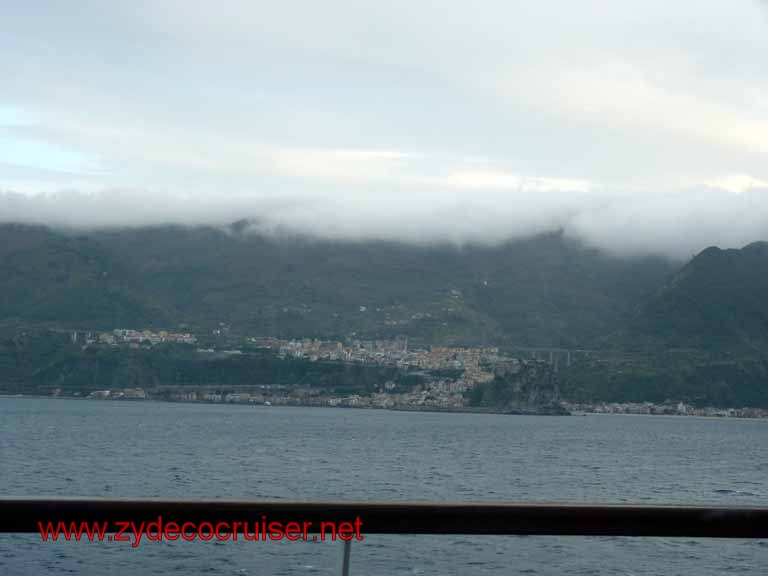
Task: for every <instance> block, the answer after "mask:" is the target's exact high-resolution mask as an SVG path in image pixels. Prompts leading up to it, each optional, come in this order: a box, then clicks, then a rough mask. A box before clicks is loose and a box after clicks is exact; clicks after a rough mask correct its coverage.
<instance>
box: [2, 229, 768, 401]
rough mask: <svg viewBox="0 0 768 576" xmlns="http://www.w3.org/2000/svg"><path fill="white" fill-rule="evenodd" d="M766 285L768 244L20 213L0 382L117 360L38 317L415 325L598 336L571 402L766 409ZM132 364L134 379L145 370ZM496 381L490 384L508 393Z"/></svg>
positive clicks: (542, 340) (506, 336)
mask: <svg viewBox="0 0 768 576" xmlns="http://www.w3.org/2000/svg"><path fill="white" fill-rule="evenodd" d="M766 294H768V243H766V242H756V243H754V244H750V245H748V246H745V247H744V248H742V249H740V250H721V249H719V248H714V247H713V248H707V249H706V250H704V251H702V252H701V253H700V254H698V255H696V256H695V257H694V258H692V259H691V260H690V261H689V262H688V263H686V264H684V265H682V264H676V263H673V262H669V261H667V260H664V259H661V258H633V259H622V258H616V257H612V256H609V255H606V254H604V253H601V252H599V251H597V250H594V249H591V248H588V247H586V246H584V245H581V244H580V243H578V242H576V241H574V240H571V239H569V238H567V237H565V236H564V235H563V234H559V233H553V234H546V235H540V236H536V237H533V238H528V239H525V240H518V241H513V242H507V243H504V244H501V245H496V246H477V245H474V246H473V245H470V246H462V247H457V246H449V245H423V246H414V245H408V244H400V243H393V242H341V241H331V240H318V239H312V238H306V237H295V236H294V237H285V236H275V235H264V234H259V233H257V232H254V231H253V226H252V223H250V222H248V221H243V222H238V223H236V224H234V225H232V226H228V227H220V228H215V227H181V226H157V227H150V228H126V229H111V230H95V231H88V232H84V231H66V230H54V229H49V228H45V227H39V226H25V225H18V224H6V225H0V380H2V379H6V380H12V381H20V379H21V376H19V375H27V376H25V378H27V379H29V378H32V379H33V380H34V379H35V378H37V379H38V380H35V381H39V382H40V383H41V384H40V385H43V384H42V383H44V382H49V380H50V379H51V378H50V377H49V376H50V374H55V375H56V378H55V379H61V378H63V377H64V376H66V374H70V375H71V376H72V377H73V378H75V377H76V378H81V375H82V374H84V373H88V374H91V373H92V375H93V378H94V379H95V380H98V378H100V377H101V376H103V375H104V374H106V373H107V372H105V371H109V370H111V369H112V368H114V369H115V370H117V368H115V366H118V365H117V364H114V362H115V359H114V358H112V357H111V356H109V357H105V358H101V359H99V360H98V362H96V361H95V360H94V359H93V358H91V357H89V356H87V355H86V356H83V355H82V354H81V353H80V352H78V350H79V347H77V346H75V347H74V348H73V350H71V351H69V352H67V351H66V350H64V348H62V347H61V346H59V345H54V343H52V341H51V339H50V337H48V336H41V335H40V334H41V332H40V329H43V332H46V331H47V330H48V329H51V328H52V329H53V333H56V334H59V335H60V336H61V337H64V338H65V339H66V335H65V334H61V333H60V332H59V331H66V330H70V329H79V330H89V329H93V330H107V329H112V328H136V329H140V328H154V329H179V328H181V329H184V330H189V331H193V332H195V333H196V334H198V335H199V336H201V338H202V339H203V340H204V339H205V338H206V335H207V337H208V338H210V337H211V333H212V331H213V330H215V329H223V330H224V331H225V332H227V333H229V334H230V335H231V336H233V337H234V338H235V339H236V338H237V337H242V336H250V335H254V336H256V335H262V336H266V335H272V336H279V337H320V338H334V339H336V338H344V337H348V336H352V335H355V336H357V337H361V338H392V337H395V336H399V335H407V336H409V338H410V339H411V342H413V343H414V344H415V345H427V344H443V345H452V344H462V345H479V344H495V345H499V346H501V347H502V348H504V347H507V348H514V347H525V346H530V347H558V348H569V349H582V350H585V349H586V350H587V351H586V352H578V353H574V355H573V359H574V361H573V362H572V363H571V365H570V366H568V367H567V368H564V367H561V370H560V373H559V376H558V377H559V382H560V390H561V391H562V394H563V397H564V398H566V399H575V400H587V401H595V400H603V401H655V402H663V401H666V400H674V401H678V400H683V401H686V402H690V403H692V404H698V405H706V404H709V405H719V406H747V405H751V406H768V298H766V296H765V295H766ZM47 333H49V334H50V331H49V330H48V332H47ZM75 349H76V350H75ZM81 356H82V357H81ZM126 361H127V360H126ZM185 361H186V360H185ZM132 362H133V364H136V362H138V361H137V360H135V359H134V361H132ZM161 362H166V363H169V362H170V361H169V360H168V359H163V358H161ZM174 362H175V361H174ZM133 364H132V365H131V367H130V370H129V368H120V370H119V371H118V372H119V374H123V373H128V372H131V370H132V371H133V372H135V373H136V374H144V373H145V372H146V367H142V366H139V367H140V368H141V370H139V369H138V368H136V366H134V365H133ZM230 364H232V365H234V364H236V363H235V362H232V363H230ZM169 365H170V364H169ZM178 365H179V366H181V365H182V364H178ZM227 365H228V366H229V364H227ZM46 366H49V367H51V368H50V369H47V368H46ZM195 366H197V365H196V364H195ZM216 366H218V365H216ZM110 367H112V368H110ZM118 367H119V366H118ZM216 369H217V370H218V368H216ZM46 370H48V371H46ZM142 370H144V372H142ZM179 370H181V369H180V368H179ZM177 371H178V370H177ZM118 372H115V373H116V374H117V373H118ZM133 372H131V373H133ZM179 373H180V372H179ZM30 374H31V375H32V376H29V375H30ZM62 374H64V376H62ZM227 374H228V375H227ZM227 374H224V373H222V378H223V377H224V376H227V377H235V376H236V374H239V372H233V373H232V374H229V373H227ZM99 375H101V376H99ZM33 377H34V378H33ZM120 377H121V378H122V377H123V376H120ZM57 381H58V380H57ZM497 385H498V386H497V388H498V387H500V388H499V390H496V388H493V389H489V390H490V391H489V392H488V393H489V394H491V396H493V394H496V396H499V394H500V393H501V392H499V391H500V390H501V391H503V390H505V388H504V386H503V383H502V384H499V383H497ZM478 401H479V402H481V403H482V399H480V400H478Z"/></svg>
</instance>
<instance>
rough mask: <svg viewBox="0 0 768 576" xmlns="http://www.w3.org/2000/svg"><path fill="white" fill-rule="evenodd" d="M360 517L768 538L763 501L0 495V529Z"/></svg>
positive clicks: (401, 523)
mask: <svg viewBox="0 0 768 576" xmlns="http://www.w3.org/2000/svg"><path fill="white" fill-rule="evenodd" d="M158 516H162V517H163V519H164V521H166V522H176V523H178V524H181V523H184V522H194V523H198V524H199V523H202V522H210V523H214V524H215V523H217V522H233V521H252V520H254V519H261V518H262V517H267V518H268V519H269V520H270V521H277V522H282V523H283V524H287V523H288V522H299V523H302V522H312V526H311V528H310V529H309V532H313V533H316V532H317V531H318V529H319V526H320V525H321V523H323V522H335V523H340V522H353V521H355V519H357V518H359V519H360V521H361V522H362V530H361V532H362V534H363V535H367V534H485V535H492V534H496V535H528V536H533V535H537V536H639V537H647V536H663V537H687V538H768V507H756V506H671V505H664V506H660V505H650V506H639V505H602V504H553V503H547V504H533V503H510V502H504V503H497V502H473V503H467V502H460V503H442V502H439V503H438V502H413V503H408V502H287V501H232V500H206V501H202V500H155V499H140V500H134V499H104V498H6V499H0V533H11V532H13V533H32V532H38V531H39V525H38V523H39V522H43V523H46V522H67V523H69V522H106V523H108V524H109V527H110V528H109V531H114V529H115V526H116V524H115V523H117V522H134V523H136V524H139V523H141V522H153V521H156V520H157V518H158Z"/></svg>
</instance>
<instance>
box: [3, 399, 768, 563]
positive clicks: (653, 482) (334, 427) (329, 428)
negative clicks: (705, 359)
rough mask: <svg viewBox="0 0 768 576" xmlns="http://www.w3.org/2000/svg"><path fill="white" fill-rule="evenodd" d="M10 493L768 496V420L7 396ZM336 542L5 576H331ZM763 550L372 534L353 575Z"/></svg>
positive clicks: (31, 559) (606, 498)
mask: <svg viewBox="0 0 768 576" xmlns="http://www.w3.org/2000/svg"><path fill="white" fill-rule="evenodd" d="M0 491H2V494H3V495H11V496H28V495H34V496H40V495H53V496H59V495H60V496H111V497H119V496H134V497H163V496H164V497H179V498H248V499H298V500H301V499H307V500H310V499H334V500H338V499H350V500H367V499H370V500H438V501H440V500H451V501H455V500H523V501H526V500H527V501H552V500H554V501H568V502H606V503H610V502H615V503H620V502H637V503H683V504H696V503H707V504H739V503H741V504H756V505H766V504H767V503H768V422H766V421H749V420H717V419H703V418H676V417H669V418H667V417H643V416H584V417H577V416H575V417H564V418H557V417H525V416H496V415H475V414H436V413H412V412H386V411H371V410H344V409H323V408H277V407H272V408H266V407H251V406H236V405H227V406H225V405H203V404H170V403H154V402H142V403H139V402H136V403H131V402H103V401H102V402H99V401H78V400H54V399H51V400H46V399H9V398H3V399H0ZM337 556H338V544H337V543H332V542H287V541H285V542H268V543H264V542H240V541H238V542H214V541H211V542H200V541H196V542H182V541H179V542H162V543H155V542H152V543H142V545H140V546H139V547H138V548H135V549H134V548H130V546H129V545H128V544H126V543H120V542H103V543H95V542H79V543H77V542H57V543H51V542H46V543H42V542H41V541H40V538H39V536H33V535H0V574H89V575H96V574H98V575H101V574H107V573H109V574H110V575H113V576H114V575H119V574H225V575H226V574H243V575H246V574H286V575H287V574H299V575H313V574H332V573H333V571H334V567H335V564H336V560H337ZM767 567H768V543H766V542H756V541H725V540H690V539H661V538H653V539H630V538H555V537H526V538H519V537H463V536H462V537H456V536H442V537H441V536H430V537H426V536H424V537H412V536H377V535H370V536H365V540H364V541H363V542H358V543H355V544H354V545H353V547H352V569H353V574H366V575H385V574H387V575H388V574H403V575H405V574H408V575H418V574H436V575H438V574H439V575H447V574H456V575H464V574H491V573H493V574H508V573H516V574H553V575H554V574H558V575H559V574H565V573H568V574H636V575H640V574H644V575H645V574H696V575H715V574H723V573H729V574H766V573H768V568H767Z"/></svg>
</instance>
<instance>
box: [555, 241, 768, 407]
mask: <svg viewBox="0 0 768 576" xmlns="http://www.w3.org/2000/svg"><path fill="white" fill-rule="evenodd" d="M766 295H768V243H767V242H755V243H753V244H749V245H748V246H745V247H744V248H742V249H740V250H721V249H719V248H715V247H711V248H707V249H706V250H703V251H702V252H701V253H699V254H697V255H696V256H695V257H694V258H693V259H691V261H690V262H688V263H687V264H686V265H685V266H683V267H682V268H680V270H678V271H677V272H676V273H674V274H673V275H672V276H671V277H670V279H669V281H668V282H665V283H664V284H663V285H662V286H661V287H660V288H659V289H658V290H657V291H656V292H655V293H654V294H653V295H652V296H651V297H650V298H649V299H648V300H647V301H646V302H645V303H644V304H642V305H641V306H640V307H639V309H638V310H637V312H636V313H635V314H634V315H633V317H632V319H631V320H630V321H629V322H628V324H627V326H626V327H625V328H624V329H623V330H621V331H619V332H618V333H615V334H612V335H610V336H609V337H607V338H606V339H605V340H604V342H603V345H604V346H603V352H602V353H601V354H598V355H593V356H592V357H590V358H584V359H582V360H581V361H580V362H578V363H577V364H576V365H574V366H573V368H572V369H571V370H570V372H569V374H568V378H567V379H566V383H565V385H564V386H563V394H564V395H566V396H569V397H571V398H577V399H583V400H587V399H595V398H600V399H603V400H610V401H618V402H628V401H646V400H647V401H655V402H664V401H665V400H683V401H685V402H689V403H691V404H695V405H706V404H709V405H716V406H763V407H764V406H768V297H767V296H766Z"/></svg>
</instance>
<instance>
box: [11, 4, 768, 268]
mask: <svg viewBox="0 0 768 576" xmlns="http://www.w3.org/2000/svg"><path fill="white" fill-rule="evenodd" d="M0 79H1V80H0V190H2V191H3V193H2V195H1V196H0V220H2V221H9V220H24V221H36V222H47V223H59V224H69V225H86V226H90V225H115V224H142V223H159V222H167V221H175V222H183V223H220V222H226V221H228V220H234V219H237V218H241V217H255V218H257V219H258V220H259V222H260V223H261V225H262V226H264V227H266V228H268V229H297V230H301V231H306V232H310V233H314V234H320V235H324V236H333V237H345V238H346V237H349V238H399V239H403V240H408V241H430V240H440V241H443V240H448V241H456V242H464V241H499V240H503V239H506V238H511V237H517V236H521V235H527V234H531V233H535V232H540V231H544V230H551V229H556V228H563V229H565V230H566V232H567V233H568V234H570V235H573V236H576V237H579V238H581V239H583V240H585V241H586V242H589V243H592V244H595V245H598V246H601V247H603V248H607V249H611V250H614V251H617V252H620V253H648V252H655V253H665V254H670V255H673V256H682V257H687V256H690V254H691V253H692V252H694V251H696V250H699V249H701V248H703V247H705V246H707V245H710V244H718V245H721V246H740V245H742V244H744V243H747V242H750V241H752V240H757V239H768V3H766V2H764V1H762V0H733V1H732V2H723V1H722V0H718V1H710V0H678V1H675V2H670V1H669V0H665V1H664V2H662V1H659V0H645V1H643V2H638V1H636V0H631V1H621V0H610V1H596V0H592V1H577V0H562V1H559V2H553V1H549V0H537V1H536V2H531V1H526V2H522V1H520V2H518V1H515V0H498V1H496V0H494V1H482V0H477V1H474V2H468V1H466V0H461V1H453V0H443V1H440V2H437V1H435V2H424V1H419V0H403V1H401V0H388V1H387V2H367V1H363V0H349V1H341V0H325V1H323V2H317V1H303V2H298V1H293V0H281V1H280V2H261V1H256V0H250V1H242V2H240V1H234V0H216V1H197V2H189V1H188V0H184V1H182V0H179V1H168V0H166V1H145V0H130V1H128V2H123V1H118V0H111V1H109V2H102V1H93V2H91V1H79V2H74V1H73V2H54V1H50V2H43V1H36V0H26V1H24V2H15V1H13V0H0Z"/></svg>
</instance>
